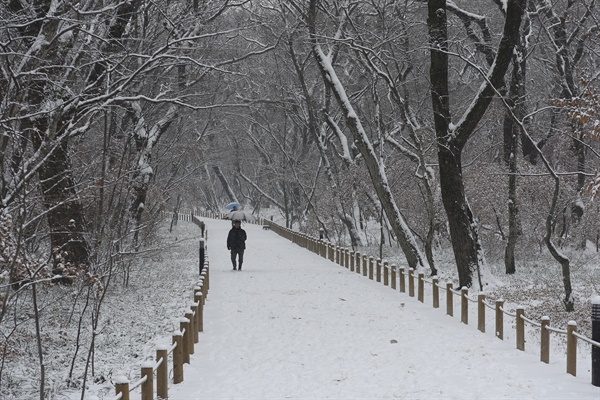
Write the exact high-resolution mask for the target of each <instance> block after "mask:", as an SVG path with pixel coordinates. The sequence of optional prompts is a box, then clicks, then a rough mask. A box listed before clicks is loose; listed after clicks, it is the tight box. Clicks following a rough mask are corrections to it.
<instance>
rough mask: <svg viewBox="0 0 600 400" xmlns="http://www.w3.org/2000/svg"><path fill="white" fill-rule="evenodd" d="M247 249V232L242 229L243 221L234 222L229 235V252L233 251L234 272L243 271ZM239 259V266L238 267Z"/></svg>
mask: <svg viewBox="0 0 600 400" xmlns="http://www.w3.org/2000/svg"><path fill="white" fill-rule="evenodd" d="M245 249H246V231H245V230H243V229H242V221H240V220H234V221H233V227H232V228H231V230H230V231H229V235H227V250H230V251H231V264H233V270H234V271H235V270H236V266H237V269H238V270H239V271H241V270H242V264H243V262H244V250H245ZM236 258H237V265H236Z"/></svg>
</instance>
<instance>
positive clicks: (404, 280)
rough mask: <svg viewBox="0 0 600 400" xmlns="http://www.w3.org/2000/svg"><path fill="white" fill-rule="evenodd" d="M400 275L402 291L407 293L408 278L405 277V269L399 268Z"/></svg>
mask: <svg viewBox="0 0 600 400" xmlns="http://www.w3.org/2000/svg"><path fill="white" fill-rule="evenodd" d="M398 274H399V275H400V291H401V292H402V293H406V276H405V275H404V267H400V268H398Z"/></svg>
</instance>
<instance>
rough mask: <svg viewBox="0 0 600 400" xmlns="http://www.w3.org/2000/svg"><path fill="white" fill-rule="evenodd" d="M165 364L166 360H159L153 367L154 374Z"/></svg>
mask: <svg viewBox="0 0 600 400" xmlns="http://www.w3.org/2000/svg"><path fill="white" fill-rule="evenodd" d="M163 362H165V359H164V358H162V357H161V358H160V360H158V361H157V362H156V363H155V364H154V366H153V367H152V372H153V373H154V372H156V370H158V367H160V366H161V365H162V363H163Z"/></svg>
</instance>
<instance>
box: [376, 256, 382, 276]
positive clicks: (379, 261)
mask: <svg viewBox="0 0 600 400" xmlns="http://www.w3.org/2000/svg"><path fill="white" fill-rule="evenodd" d="M376 269H377V282H381V258H378V259H377V261H376Z"/></svg>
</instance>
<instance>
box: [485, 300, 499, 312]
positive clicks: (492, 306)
mask: <svg viewBox="0 0 600 400" xmlns="http://www.w3.org/2000/svg"><path fill="white" fill-rule="evenodd" d="M483 305H484V306H486V307H487V308H489V309H491V310H495V309H496V305H495V304H492V303H488V302H487V301H485V299H484V300H483Z"/></svg>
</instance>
